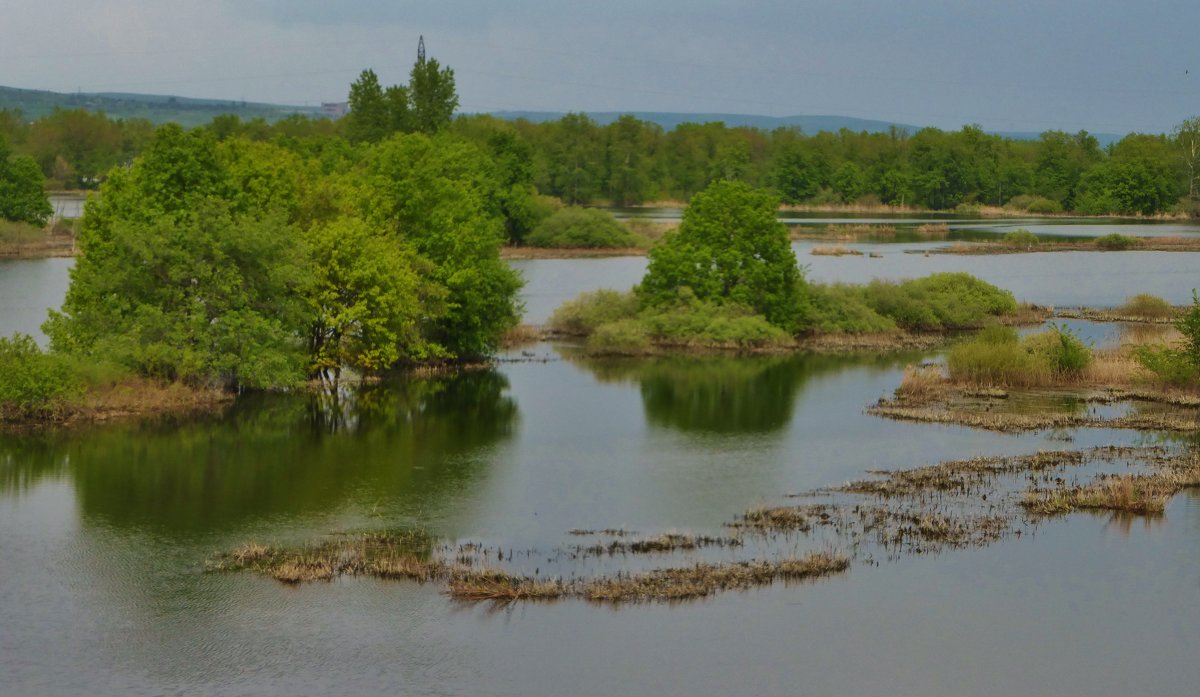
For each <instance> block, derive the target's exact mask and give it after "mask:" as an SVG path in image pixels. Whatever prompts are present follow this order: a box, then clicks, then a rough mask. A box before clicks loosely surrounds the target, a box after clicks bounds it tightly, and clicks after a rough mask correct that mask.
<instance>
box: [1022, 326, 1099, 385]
mask: <svg viewBox="0 0 1200 697" xmlns="http://www.w3.org/2000/svg"><path fill="white" fill-rule="evenodd" d="M1021 345H1022V346H1023V347H1024V348H1025V350H1027V351H1029V352H1030V353H1031V354H1032V355H1033V356H1034V358H1035V359H1036V360H1037V362H1038V363H1039V364H1041V365H1045V366H1047V367H1048V368H1049V370H1050V372H1051V373H1052V374H1054V375H1055V376H1078V375H1079V374H1080V373H1082V372H1083V371H1084V370H1085V369H1086V368H1087V367H1088V365H1090V364H1091V362H1092V350H1091V349H1090V348H1088V346H1087V345H1086V344H1084V343H1083V341H1081V340H1080V339H1079V337H1078V336H1076V335H1075V334H1074V333H1073V332H1071V331H1070V330H1069V329H1067V328H1066V327H1061V326H1052V327H1051V328H1050V329H1048V330H1046V331H1044V332H1039V333H1037V334H1032V335H1030V336H1027V337H1025V338H1024V339H1023V340H1022V341H1021Z"/></svg>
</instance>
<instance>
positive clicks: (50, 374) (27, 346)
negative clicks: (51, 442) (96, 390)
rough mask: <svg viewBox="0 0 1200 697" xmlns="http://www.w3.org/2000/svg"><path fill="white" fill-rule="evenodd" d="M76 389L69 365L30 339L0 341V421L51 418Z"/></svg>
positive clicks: (22, 336) (17, 336)
mask: <svg viewBox="0 0 1200 697" xmlns="http://www.w3.org/2000/svg"><path fill="white" fill-rule="evenodd" d="M79 389H80V384H79V379H78V377H77V376H76V375H75V374H74V371H73V370H72V369H71V365H70V363H68V362H67V361H65V360H63V358H61V357H60V356H55V355H53V354H48V353H44V352H43V351H42V350H41V349H40V348H38V345H37V344H36V343H35V342H34V340H33V338H32V337H30V336H29V335H27V334H13V335H12V336H11V337H10V338H7V339H6V338H3V337H0V421H4V420H9V419H21V418H30V417H41V416H47V415H52V414H54V413H55V412H57V411H59V410H60V409H61V408H62V407H63V405H64V404H65V402H67V400H69V399H71V398H72V397H74V396H76V395H77V394H78V393H79Z"/></svg>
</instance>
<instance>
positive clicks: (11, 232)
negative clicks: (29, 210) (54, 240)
mask: <svg viewBox="0 0 1200 697" xmlns="http://www.w3.org/2000/svg"><path fill="white" fill-rule="evenodd" d="M45 236H46V233H45V232H43V231H42V229H41V228H40V227H38V226H36V225H31V224H29V223H18V222H14V221H11V220H3V219H0V245H20V244H29V243H31V242H37V241H38V240H41V239H43V238H45Z"/></svg>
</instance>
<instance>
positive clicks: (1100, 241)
mask: <svg viewBox="0 0 1200 697" xmlns="http://www.w3.org/2000/svg"><path fill="white" fill-rule="evenodd" d="M1137 244H1138V241H1137V238H1136V237H1130V236H1128V235H1119V234H1117V233H1115V232H1114V233H1112V234H1111V235H1104V236H1103V237H1097V238H1096V246H1097V247H1099V248H1100V249H1103V250H1105V251H1106V252H1121V251H1124V250H1126V249H1132V248H1133V247H1136V246H1137Z"/></svg>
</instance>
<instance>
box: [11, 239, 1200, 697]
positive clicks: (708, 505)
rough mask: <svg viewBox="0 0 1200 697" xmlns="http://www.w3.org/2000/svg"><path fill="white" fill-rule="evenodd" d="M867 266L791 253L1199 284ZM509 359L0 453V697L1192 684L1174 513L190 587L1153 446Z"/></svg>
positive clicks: (850, 400)
mask: <svg viewBox="0 0 1200 697" xmlns="http://www.w3.org/2000/svg"><path fill="white" fill-rule="evenodd" d="M881 248H882V249H884V251H885V257H884V258H883V259H874V260H870V259H837V260H828V259H827V258H819V257H807V256H803V254H802V256H801V258H802V260H803V261H808V260H810V259H811V260H812V261H813V267H812V270H811V272H810V275H811V276H812V277H817V278H822V279H823V280H834V279H840V280H861V279H864V278H869V277H870V276H871V274H872V272H873V271H875V272H876V273H879V274H880V275H887V276H891V277H897V278H900V277H907V276H913V275H920V274H923V273H928V272H929V271H932V270H937V269H942V268H963V269H967V270H972V271H973V272H979V273H980V275H982V276H984V277H988V275H987V274H988V273H991V274H993V275H992V276H991V277H990V280H993V281H994V282H997V283H1000V284H1001V285H1005V286H1006V287H1009V288H1012V289H1013V290H1014V291H1016V292H1017V295H1018V296H1019V297H1022V298H1024V299H1028V300H1032V301H1035V302H1044V303H1056V304H1070V303H1072V302H1074V303H1088V304H1110V303H1114V302H1119V301H1120V300H1122V299H1123V298H1124V296H1125V295H1128V294H1131V293H1134V292H1141V291H1143V290H1149V291H1150V292H1160V291H1157V290H1155V288H1157V286H1154V287H1151V288H1147V287H1146V285H1148V284H1152V283H1156V282H1157V279H1159V278H1160V277H1161V276H1163V275H1166V276H1169V277H1170V278H1172V279H1174V282H1175V283H1179V282H1185V281H1186V282H1189V283H1194V279H1195V276H1196V274H1195V271H1196V269H1195V266H1194V264H1195V262H1193V261H1191V259H1193V258H1195V259H1200V257H1188V256H1187V255H1170V254H1166V255H1163V256H1161V257H1158V256H1152V254H1151V253H1120V254H1118V253H1111V254H1078V255H1073V254H1054V255H1024V256H1019V257H986V258H979V257H969V258H968V257H928V258H927V257H923V256H920V255H911V254H902V253H900V252H898V251H897V250H894V249H893V248H891V247H881ZM798 249H800V250H803V249H804V246H803V245H800V246H798ZM1038 257H1046V258H1047V260H1046V261H1045V263H1044V266H1039V265H1038V263H1039V262H1038V259H1037V258H1038ZM1110 259H1111V261H1109V260H1110ZM1155 260H1157V262H1156V261H1155ZM984 262H987V263H984ZM976 263H978V264H980V266H979V267H974V266H970V265H972V264H976ZM930 264H938V265H944V266H937V267H931V266H929V265H930ZM1097 264H1098V265H1100V266H1101V268H1099V269H1096V268H1094V266H1095V265H1097ZM1159 264H1161V268H1160V266H1159ZM517 266H518V267H520V268H521V269H522V270H523V272H524V273H525V275H526V277H527V279H528V280H529V287H528V288H527V291H526V302H527V306H528V308H529V312H530V316H531V317H530V318H531V319H532V320H533V321H541V320H543V319H544V317H545V316H547V315H548V314H549V311H550V309H551V308H552V307H553V306H554V305H556V304H557V303H558V302H559V301H560V300H561V299H565V298H566V297H570V296H572V295H574V294H575V293H577V292H578V291H579V290H584V289H589V288H594V287H618V288H622V287H628V286H629V285H631V284H632V283H633V282H636V280H637V279H638V277H639V276H640V275H641V269H642V260H640V259H610V260H578V261H563V262H558V261H537V262H522V263H520V264H517ZM66 268H67V265H66V264H64V263H62V262H59V263H58V264H57V265H55V264H48V263H44V262H22V263H19V264H13V263H9V264H0V307H2V308H3V310H2V313H0V333H4V334H7V333H10V332H11V331H14V330H20V331H32V330H33V329H32V328H36V325H37V324H38V323H39V322H40V317H38V315H39V314H40V312H44V309H45V307H46V306H47V305H52V304H56V303H57V302H58V301H59V299H60V298H61V294H62V292H63V290H64V289H65V271H66ZM1122 268H1125V269H1127V270H1128V271H1129V273H1130V275H1124V274H1122V273H1120V271H1121V269H1122ZM1139 269H1140V270H1141V272H1143V273H1142V275H1138V274H1139ZM1107 273H1111V274H1114V275H1112V276H1106V275H1105V274H1107ZM998 277H999V278H998ZM1000 278H1009V279H1010V280H1012V283H1008V284H1005V283H1003V281H1002V280H1000ZM1142 281H1147V283H1143V282H1142ZM1113 286H1116V287H1115V288H1114V287H1113ZM1162 286H1163V287H1164V288H1166V287H1168V286H1171V287H1172V288H1173V285H1172V282H1169V281H1164V282H1163V283H1162ZM1188 287H1189V288H1190V286H1188ZM22 288H24V289H31V288H40V289H41V290H40V291H38V292H39V293H40V295H39V294H36V293H33V292H32V291H27V294H26V295H23V296H20V297H18V296H17V294H16V290H17V289H22ZM1176 290H1177V289H1176ZM29 293H32V294H29ZM1162 294H1164V295H1168V297H1171V298H1172V299H1173V300H1176V301H1179V302H1182V301H1183V299H1184V297H1183V293H1182V292H1180V293H1176V294H1175V295H1172V294H1170V293H1162ZM22 298H23V299H22ZM39 298H40V301H41V308H40V310H39V309H38V308H37V307H36V305H37V304H38V300H39ZM1072 298H1077V299H1075V300H1071V299H1072ZM1110 298H1115V300H1111V299H1110ZM1076 326H1077V328H1078V329H1079V330H1080V331H1081V332H1083V333H1085V334H1086V335H1087V336H1088V337H1089V338H1091V339H1093V341H1096V342H1098V343H1103V342H1105V341H1109V340H1111V339H1110V338H1107V337H1109V334H1108V331H1109V330H1108V329H1106V328H1099V327H1096V326H1095V325H1086V324H1078V325H1076ZM529 350H530V351H531V352H532V353H533V354H534V358H536V359H538V361H536V362H531V361H528V360H527V359H528V358H529V357H528V356H522V355H521V354H519V353H518V354H514V355H510V356H507V357H506V358H507V359H508V360H505V361H502V362H500V363H499V364H498V365H497V367H496V369H494V370H490V371H483V372H475V373H469V374H465V375H461V376H458V377H454V378H445V379H435V380H415V381H409V382H407V383H400V384H391V385H381V386H377V387H373V388H370V389H367V390H364V391H362V392H360V393H357V394H349V395H346V396H345V398H344V399H342V400H339V401H338V402H336V403H334V402H331V401H329V400H317V399H314V398H310V397H308V396H275V397H259V398H254V399H245V400H242V401H241V402H239V403H238V404H237V405H236V406H235V407H234V408H233V409H232V410H230V411H229V412H228V413H226V414H223V415H221V416H211V417H204V418H198V419H188V420H180V419H163V420H158V421H151V422H143V423H136V424H134V423H123V424H113V425H106V426H95V427H89V428H84V429H79V430H73V431H71V432H69V433H62V432H60V433H42V434H24V435H20V434H11V433H10V434H5V435H0V693H2V694H5V695H9V694H12V695H47V694H49V695H53V694H101V695H126V694H163V693H184V694H281V695H295V694H351V693H367V694H376V693H384V692H386V693H395V694H434V695H439V694H444V695H479V694H483V695H531V694H586V695H628V694H668V695H674V694H678V695H696V694H714V695H716V694H731V693H743V694H768V695H775V694H778V695H792V694H814V695H858V694H891V695H964V694H969V695H1043V694H1087V695H1127V694H1132V693H1137V694H1155V695H1193V694H1195V692H1196V685H1197V684H1200V663H1197V661H1196V660H1195V653H1196V649H1195V647H1196V646H1197V645H1198V644H1200V496H1198V495H1196V494H1195V493H1193V494H1191V495H1180V496H1178V497H1176V498H1175V499H1174V500H1173V501H1172V503H1171V506H1170V508H1169V510H1168V511H1167V514H1166V515H1165V516H1164V517H1162V518H1159V519H1155V520H1153V521H1148V522H1143V521H1135V522H1133V523H1132V524H1129V523H1123V522H1121V521H1118V520H1112V519H1109V518H1108V517H1104V516H1077V517H1071V518H1068V519H1065V520H1061V521H1057V522H1053V523H1049V524H1044V525H1042V526H1040V527H1039V528H1038V529H1037V532H1036V535H1034V536H1032V537H1031V536H1024V537H1021V538H1016V539H1010V540H1007V541H1005V542H1003V543H1000V544H997V545H994V546H991V547H988V548H984V549H974V550H968V551H955V552H947V553H944V554H942V555H938V556H927V557H909V558H904V559H901V560H899V561H895V562H883V563H882V564H881V565H879V566H870V565H856V566H855V567H854V568H853V569H852V570H851V571H850V572H849V574H847V575H846V576H844V577H839V578H834V579H829V580H826V581H823V582H820V583H817V584H812V585H801V586H793V587H787V586H775V587H772V588H769V589H765V590H759V591H753V592H748V593H733V594H726V595H721V596H717V597H715V598H713V599H711V600H706V601H702V602H697V603H689V604H684V605H679V606H669V605H650V606H633V607H624V608H620V609H613V608H609V607H596V606H591V605H588V604H585V603H581V602H573V601H572V602H561V603H555V604H519V605H515V606H511V607H507V608H500V609H497V608H492V607H489V606H485V605H460V604H456V603H454V602H452V601H450V600H448V599H447V598H445V597H443V596H442V595H441V594H440V592H439V589H438V587H436V586H435V585H426V586H418V585H414V584H409V583H390V582H380V581H374V580H365V579H344V580H339V581H336V582H333V583H328V584H325V583H319V584H313V585H307V586H302V587H298V588H289V587H284V586H281V585H279V584H277V583H276V582H274V581H271V580H269V579H263V578H259V577H255V576H252V575H249V574H237V575H214V574H205V573H203V571H202V568H203V562H204V560H205V559H206V558H207V557H208V556H209V555H211V554H212V553H214V552H216V551H219V550H224V549H228V548H230V547H232V546H234V545H237V544H239V543H242V542H245V541H247V540H252V539H253V540H263V541H278V542H299V541H303V540H307V539H311V538H313V537H316V536H319V535H322V534H326V533H329V532H333V531H339V530H355V529H364V528H367V529H369V528H378V527H384V526H395V525H408V524H412V525H421V526H424V527H427V528H428V529H430V530H431V531H432V532H434V533H436V534H438V535H442V536H445V537H447V538H453V539H457V540H462V541H465V540H473V541H479V542H483V543H486V544H490V545H498V546H501V547H503V548H505V549H509V550H513V551H515V552H516V553H517V554H516V557H515V561H514V562H512V564H513V565H514V566H515V567H516V568H517V569H522V570H526V571H532V570H533V568H537V567H543V566H545V565H546V564H548V563H551V562H550V561H549V560H548V559H547V558H546V552H547V551H548V550H553V549H555V548H560V547H562V546H563V545H567V544H570V543H572V541H573V539H572V538H571V536H570V535H568V531H569V530H570V529H572V528H600V527H624V528H627V529H632V530H638V531H640V532H643V533H647V534H654V533H658V532H663V531H668V530H694V531H697V532H705V533H710V534H720V532H721V529H722V528H721V525H722V524H723V523H724V522H725V521H728V520H729V519H730V518H732V517H733V516H734V515H736V514H737V513H739V512H741V511H743V510H745V509H746V508H747V507H749V506H752V505H756V504H762V503H783V502H786V498H785V497H786V495H787V494H789V493H793V492H797V491H803V490H806V489H812V488H815V487H821V486H827V485H833V484H838V483H841V482H844V481H846V480H849V479H857V478H861V476H862V475H863V473H864V471H865V470H868V469H878V468H894V467H908V466H915V465H919V464H925V463H930V462H936V461H940V460H944V459H950V458H959V457H965V456H971V455H985V454H1006V453H1022V452H1033V451H1036V450H1038V449H1046V448H1055V449H1058V448H1063V447H1071V448H1077V447H1078V448H1081V447H1088V446H1090V445H1098V444H1109V443H1126V444H1139V443H1145V442H1153V441H1154V440H1155V437H1154V436H1153V435H1146V434H1141V435H1139V434H1131V433H1118V432H1111V431H1098V430H1092V431H1080V432H1076V433H1073V434H1069V435H1070V436H1071V437H1073V438H1074V442H1072V443H1069V444H1065V443H1063V442H1061V440H1059V439H1061V438H1062V437H1064V434H1061V433H1059V434H1049V433H1042V434H1030V435H1023V436H1005V435H999V434H992V433H986V432H977V431H971V430H967V429H963V428H958V427H944V426H926V425H917V424H906V423H899V422H892V421H885V420H881V419H875V418H872V417H868V416H866V415H864V414H863V413H862V408H863V406H864V405H866V404H868V403H869V402H871V401H873V400H875V399H877V398H878V397H880V396H882V395H884V394H888V393H890V392H891V390H892V389H893V388H894V387H895V386H896V385H897V384H898V382H899V376H900V372H901V371H902V369H903V366H904V365H905V364H906V363H909V362H912V361H914V360H920V359H922V356H920V355H909V356H895V357H883V358H880V357H856V358H840V357H806V356H795V357H763V358H743V359H730V358H705V359H660V360H653V361H586V360H582V359H580V358H578V357H576V355H575V353H574V352H573V351H572V350H571V349H570V347H564V346H554V345H548V344H541V345H538V346H536V347H533V348H532V349H529ZM542 359H544V360H545V362H541V361H542ZM531 550H532V551H531ZM681 559H686V557H681ZM659 561H660V562H661V561H662V560H661V559H660V560H659ZM675 561H679V559H676V560H675ZM623 563H624V562H623V560H621V559H619V558H618V559H615V560H611V561H602V562H600V564H601V567H602V568H601V570H614V569H616V568H618V567H620V566H622V565H623ZM604 564H609V565H611V566H609V567H608V568H607V569H605V568H604V567H603V565H604ZM530 567H533V568H530Z"/></svg>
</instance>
